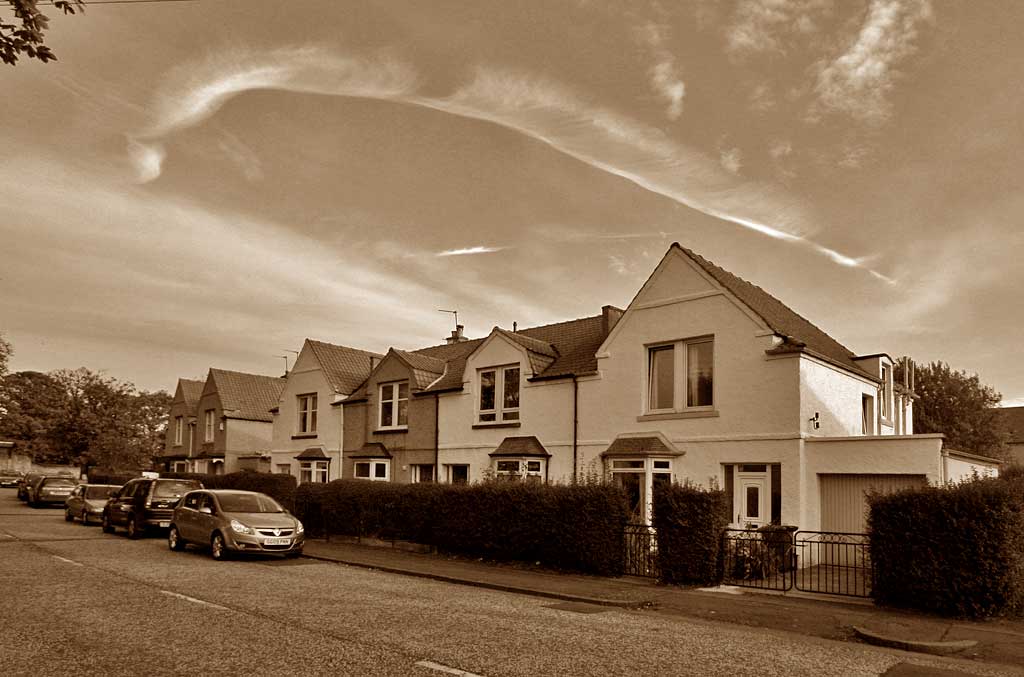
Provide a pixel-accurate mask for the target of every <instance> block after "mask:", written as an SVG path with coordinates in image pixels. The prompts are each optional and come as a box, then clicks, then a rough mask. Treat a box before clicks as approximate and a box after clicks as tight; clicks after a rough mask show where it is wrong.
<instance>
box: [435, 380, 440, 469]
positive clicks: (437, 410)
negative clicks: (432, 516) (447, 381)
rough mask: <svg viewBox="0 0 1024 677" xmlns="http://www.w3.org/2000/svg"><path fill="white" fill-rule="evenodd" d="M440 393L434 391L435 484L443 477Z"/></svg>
mask: <svg viewBox="0 0 1024 677" xmlns="http://www.w3.org/2000/svg"><path fill="white" fill-rule="evenodd" d="M439 397H440V395H439V394H438V393H434V484H437V482H438V480H440V479H441V477H440V475H439V473H440V472H441V466H440V465H439V463H438V461H439V460H440V456H441V452H440V445H439V441H440V434H439V432H438V421H439V420H440V418H441V400H440V399H439Z"/></svg>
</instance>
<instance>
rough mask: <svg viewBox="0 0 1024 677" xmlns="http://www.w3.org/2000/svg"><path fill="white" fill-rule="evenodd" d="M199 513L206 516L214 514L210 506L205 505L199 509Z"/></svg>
mask: <svg viewBox="0 0 1024 677" xmlns="http://www.w3.org/2000/svg"><path fill="white" fill-rule="evenodd" d="M199 512H201V513H203V514H204V515H212V514H213V510H212V509H211V508H210V507H209V506H205V505H204V506H203V507H202V508H200V509H199Z"/></svg>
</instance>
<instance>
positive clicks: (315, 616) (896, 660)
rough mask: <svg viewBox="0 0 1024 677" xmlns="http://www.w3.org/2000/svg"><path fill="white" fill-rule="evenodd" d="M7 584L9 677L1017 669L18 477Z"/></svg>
mask: <svg viewBox="0 0 1024 677" xmlns="http://www.w3.org/2000/svg"><path fill="white" fill-rule="evenodd" d="M0 595H2V604H0V673H3V674H5V675H59V674H75V675H108V674H109V675H112V674H147V675H178V674H190V675H196V674H211V673H217V674H246V675H271V674H272V675H281V674H304V675H310V674H332V675H425V676H430V675H445V674H464V673H462V672H460V671H466V672H469V673H473V674H477V675H488V676H494V677H496V676H499V675H631V676H633V675H762V676H763V675H788V676H793V675H844V676H846V675H850V676H854V675H880V674H884V673H886V672H887V671H889V670H892V671H893V672H892V673H891V674H894V675H896V674H905V675H910V674H933V675H934V674H946V673H945V672H942V671H944V670H953V671H956V672H961V671H962V672H966V673H967V674H985V675H997V674H1019V673H1006V672H1000V670H999V669H998V668H992V667H989V666H984V665H978V664H970V663H966V662H964V661H956V660H949V659H940V658H932V657H928V656H917V655H910V654H906V653H903V652H897V651H891V650H886V649H881V648H877V647H871V646H867V645H857V644H850V643H843V642H833V641H829V640H822V639H817V638H808V637H805V636H802V635H796V634H790V633H783V632H777V631H769V630H763V629H758V628H748V627H741V626H736V625H729V624H724V623H710V622H704V621H699V620H693V619H684V618H679V617H677V616H667V615H662V614H658V613H655V612H644V611H624V610H619V609H611V608H607V607H589V606H581V605H573V604H565V603H554V602H552V600H547V599H539V598H534V597H528V596H523V595H515V594H507V593H501V592H494V591H489V590H481V589H477V588H470V587H465V586H459V585H450V584H445V583H439V582H434V581H427V580H423V579H418V578H410V577H404V576H397V575H392V574H386V573H381V572H377V571H370V570H365V569H359V568H355V567H347V566H341V565H336V564H330V563H322V562H317V561H314V560H308V559H298V560H239V561H229V562H215V561H213V560H212V559H210V557H209V555H208V554H207V553H205V552H203V551H200V550H193V549H189V550H188V551H187V552H184V553H174V552H170V551H169V550H168V549H167V544H166V540H165V539H164V538H163V537H152V538H146V539H143V540H139V541H129V540H128V539H127V538H125V537H124V536H122V535H115V536H111V535H107V534H103V533H102V532H101V531H100V529H99V527H95V526H90V527H85V526H82V525H80V524H78V523H74V524H68V523H66V522H64V519H63V512H62V511H61V510H59V509H39V510H33V509H31V508H28V507H26V506H23V505H22V504H21V503H19V502H18V501H17V500H16V499H15V494H14V490H11V489H0ZM908 670H909V672H908ZM916 670H921V671H922V672H916ZM950 674H952V673H950Z"/></svg>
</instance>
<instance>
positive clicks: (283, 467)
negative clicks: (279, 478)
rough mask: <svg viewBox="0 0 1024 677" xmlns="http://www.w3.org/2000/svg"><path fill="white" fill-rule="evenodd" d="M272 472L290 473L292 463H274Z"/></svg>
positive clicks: (279, 473)
mask: <svg viewBox="0 0 1024 677" xmlns="http://www.w3.org/2000/svg"><path fill="white" fill-rule="evenodd" d="M274 472H275V473H277V474H278V475H291V474H292V464H291V463H275V464H274Z"/></svg>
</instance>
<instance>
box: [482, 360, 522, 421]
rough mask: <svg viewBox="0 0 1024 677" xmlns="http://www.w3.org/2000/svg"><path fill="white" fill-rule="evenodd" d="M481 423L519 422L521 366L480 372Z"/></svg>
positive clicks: (493, 368)
mask: <svg viewBox="0 0 1024 677" xmlns="http://www.w3.org/2000/svg"><path fill="white" fill-rule="evenodd" d="M479 383H480V389H479V390H480V399H479V402H478V404H479V408H478V420H479V422H480V423H508V422H516V421H518V420H519V366H518V365H515V366H508V367H492V368H488V369H481V370H480V372H479Z"/></svg>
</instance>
